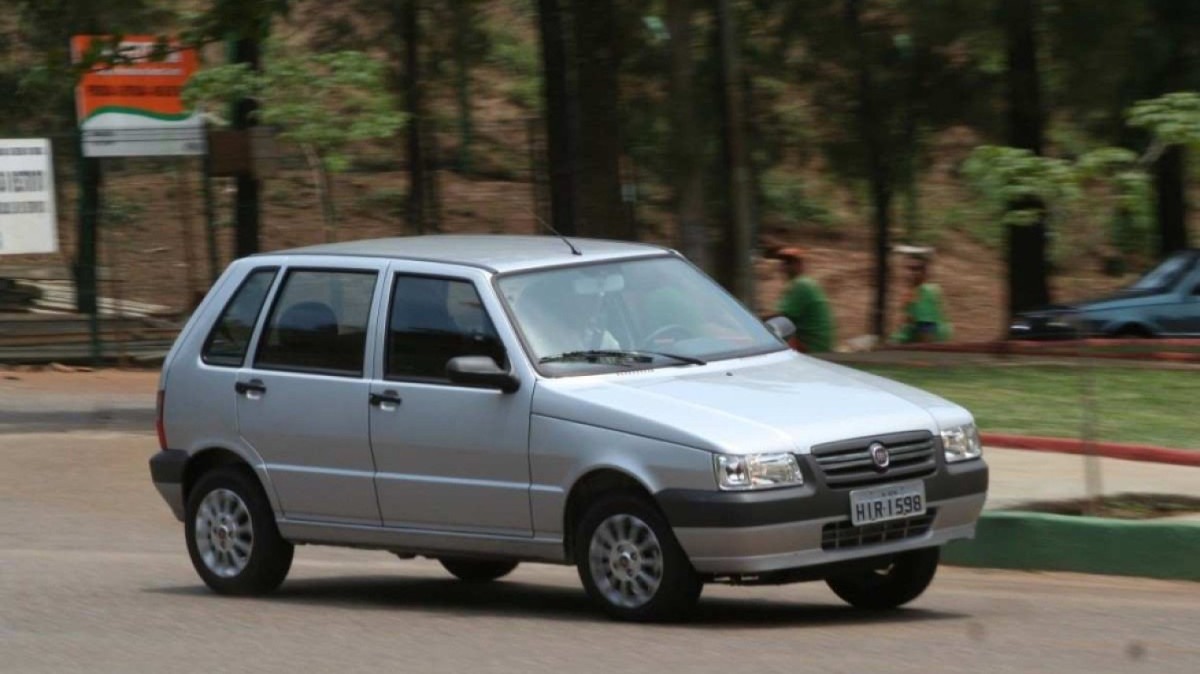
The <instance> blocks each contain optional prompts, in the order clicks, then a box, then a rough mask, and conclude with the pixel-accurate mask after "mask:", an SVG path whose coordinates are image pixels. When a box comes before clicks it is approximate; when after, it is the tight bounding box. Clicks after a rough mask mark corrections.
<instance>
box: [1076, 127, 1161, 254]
mask: <svg viewBox="0 0 1200 674" xmlns="http://www.w3.org/2000/svg"><path fill="white" fill-rule="evenodd" d="M1076 172H1077V175H1078V177H1079V179H1080V180H1081V181H1084V182H1091V183H1095V184H1098V185H1099V186H1100V187H1101V188H1103V194H1102V195H1101V197H1102V198H1101V199H1099V200H1089V201H1088V203H1089V204H1091V205H1092V208H1093V209H1095V208H1096V207H1097V205H1098V204H1102V203H1103V204H1107V206H1108V208H1109V210H1110V213H1109V214H1108V223H1109V241H1110V242H1111V243H1112V245H1113V246H1115V247H1116V248H1117V249H1118V250H1119V251H1121V252H1122V253H1124V254H1126V255H1131V254H1140V253H1145V252H1146V251H1147V249H1148V248H1149V247H1150V245H1151V243H1152V241H1151V239H1152V234H1153V231H1154V189H1153V186H1152V181H1151V179H1150V176H1149V175H1148V174H1147V173H1146V171H1145V170H1144V169H1143V167H1142V166H1141V164H1140V163H1139V158H1138V156H1137V155H1136V154H1135V153H1134V152H1132V151H1130V150H1127V149H1125V148H1120V147H1102V148H1100V149H1097V150H1092V151H1091V152H1089V153H1087V154H1085V155H1083V156H1082V157H1080V158H1079V159H1078V160H1077V161H1076Z"/></svg>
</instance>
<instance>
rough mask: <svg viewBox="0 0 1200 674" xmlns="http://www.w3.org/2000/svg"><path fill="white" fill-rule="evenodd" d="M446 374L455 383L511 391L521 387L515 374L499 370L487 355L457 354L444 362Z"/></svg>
mask: <svg viewBox="0 0 1200 674" xmlns="http://www.w3.org/2000/svg"><path fill="white" fill-rule="evenodd" d="M446 376H448V377H449V378H450V381H452V382H454V383H455V384H463V385H464V386H479V387H482V388H495V389H500V390H501V391H503V392H505V393H512V392H514V391H516V390H517V389H519V388H521V380H520V379H517V377H516V375H514V374H513V373H511V372H507V371H505V370H501V369H500V366H499V365H497V364H496V361H494V360H492V359H491V358H489V357H488V356H458V357H456V358H451V359H450V362H448V363H446Z"/></svg>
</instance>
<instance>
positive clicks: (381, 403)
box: [368, 391, 402, 409]
mask: <svg viewBox="0 0 1200 674" xmlns="http://www.w3.org/2000/svg"><path fill="white" fill-rule="evenodd" d="M368 402H369V403H370V404H371V405H374V406H375V407H378V408H379V409H389V407H387V406H389V405H390V406H391V408H390V409H395V407H396V406H397V405H399V404H400V403H401V402H402V401H401V399H400V395H399V394H397V393H396V392H395V391H384V392H383V393H372V394H371V395H370V397H369V398H368Z"/></svg>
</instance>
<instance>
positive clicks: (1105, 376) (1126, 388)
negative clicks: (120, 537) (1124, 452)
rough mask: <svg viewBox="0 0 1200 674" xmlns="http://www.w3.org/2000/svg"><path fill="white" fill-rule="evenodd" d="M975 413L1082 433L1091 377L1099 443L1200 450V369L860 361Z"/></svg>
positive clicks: (997, 423) (1005, 425) (1035, 429)
mask: <svg viewBox="0 0 1200 674" xmlns="http://www.w3.org/2000/svg"><path fill="white" fill-rule="evenodd" d="M858 367H860V368H861V369H864V370H867V371H869V372H873V373H875V374H878V375H881V376H884V377H888V378H889V379H895V380H897V381H901V382H904V383H906V384H911V385H913V386H916V387H918V388H922V389H925V390H928V391H930V392H932V393H936V394H937V395H940V396H942V397H944V398H947V399H949V400H952V401H954V402H956V403H958V404H960V405H962V406H963V407H966V408H967V409H969V410H971V412H972V413H973V414H974V415H975V419H976V421H978V422H979V427H980V428H981V429H982V430H984V431H992V432H1007V433H1020V434H1025V435H1044V436H1052V437H1066V438H1078V437H1080V434H1081V433H1080V432H1081V428H1082V426H1083V419H1084V414H1083V412H1084V405H1083V400H1084V390H1085V386H1084V382H1085V379H1084V377H1086V376H1091V377H1092V381H1093V382H1094V383H1093V387H1092V397H1093V400H1094V404H1095V410H1094V412H1093V414H1092V419H1093V420H1094V426H1093V428H1094V434H1095V439H1096V440H1107V441H1111V442H1132V443H1142V444H1149V445H1160V446H1164V447H1178V448H1184V449H1200V415H1198V414H1196V411H1195V410H1196V404H1197V398H1198V397H1200V372H1196V371H1195V370H1183V369H1181V370H1159V369H1137V368H1106V367H1096V368H1092V369H1091V371H1090V375H1089V374H1087V373H1086V372H1085V371H1084V370H1082V369H1080V368H1076V367H1069V366H1053V365H1050V366H1029V365H1018V366H1010V365H1002V366H980V365H970V366H957V367H955V366H939V367H936V368H934V367H910V366H901V365H869V366H862V365H860V366H858Z"/></svg>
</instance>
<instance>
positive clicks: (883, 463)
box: [867, 442, 892, 471]
mask: <svg viewBox="0 0 1200 674" xmlns="http://www.w3.org/2000/svg"><path fill="white" fill-rule="evenodd" d="M867 453H869V454H870V455H871V461H872V463H874V464H875V469H876V470H878V471H885V470H887V467H888V465H889V464H891V462H892V457H891V455H890V454H888V449H887V447H884V446H883V445H882V444H881V443H878V442H872V443H871V446H870V447H867Z"/></svg>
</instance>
